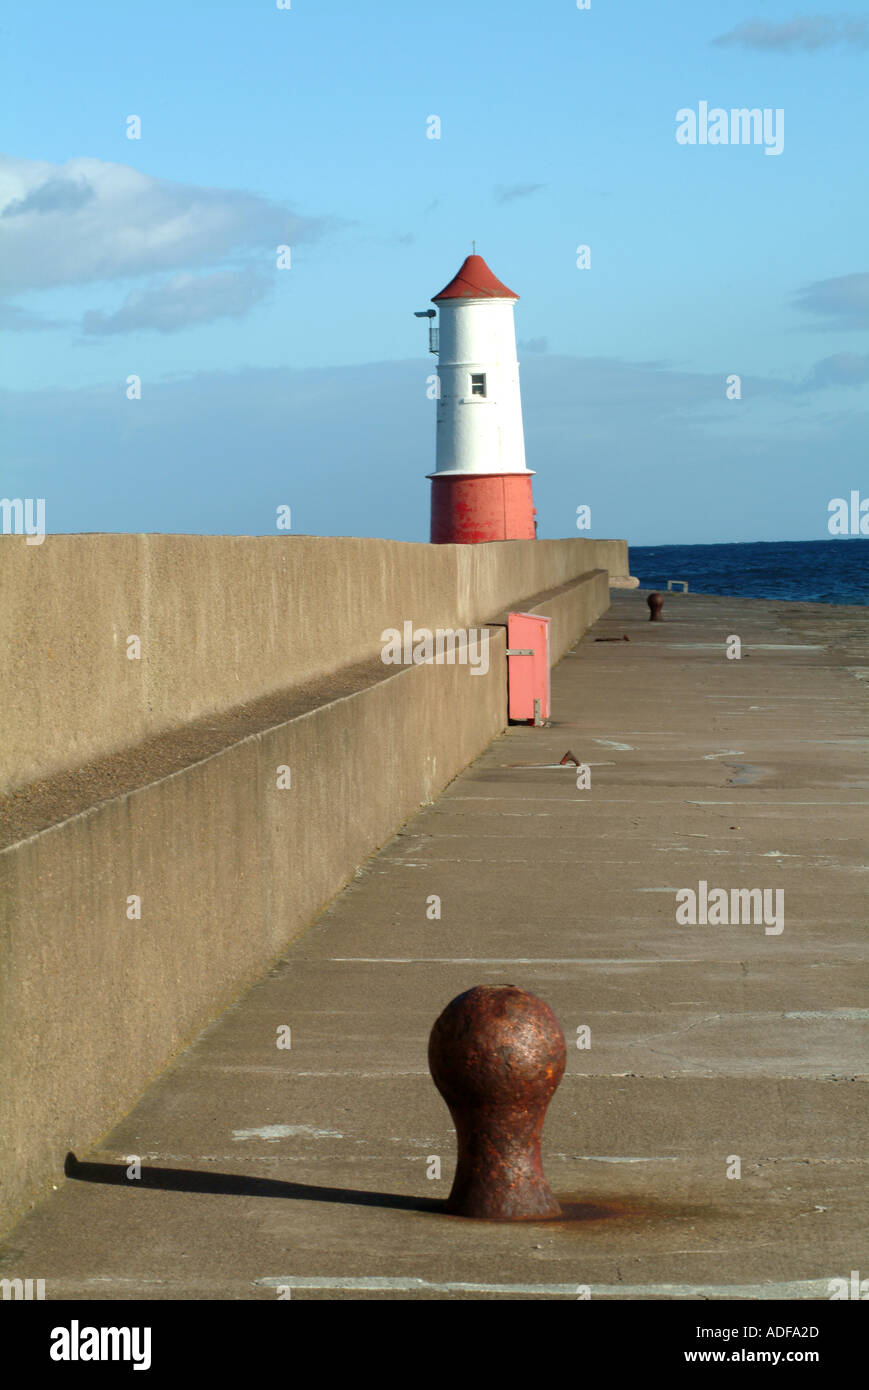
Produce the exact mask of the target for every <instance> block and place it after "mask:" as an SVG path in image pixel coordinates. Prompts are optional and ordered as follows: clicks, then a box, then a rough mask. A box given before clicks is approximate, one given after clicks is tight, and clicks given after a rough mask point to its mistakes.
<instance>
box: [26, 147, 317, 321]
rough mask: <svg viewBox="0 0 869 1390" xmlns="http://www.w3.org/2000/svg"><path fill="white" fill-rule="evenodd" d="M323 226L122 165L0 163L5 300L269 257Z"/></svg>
mask: <svg viewBox="0 0 869 1390" xmlns="http://www.w3.org/2000/svg"><path fill="white" fill-rule="evenodd" d="M323 225H324V223H323V221H322V220H321V219H314V218H302V217H298V216H296V215H295V214H293V213H292V212H290V211H289V210H288V209H287V208H284V207H281V206H279V205H278V204H277V203H274V202H272V201H270V200H269V199H267V198H262V197H260V196H259V195H257V194H255V193H248V192H244V191H243V190H238V189H219V188H199V187H196V186H195V185H193V184H182V183H173V182H171V181H170V180H168V179H158V178H153V177H152V176H151V175H150V174H143V173H141V172H140V171H139V170H137V169H132V168H130V167H129V166H128V165H124V164H109V163H106V162H105V161H103V160H99V159H71V160H69V161H68V162H67V163H66V164H64V165H56V164H49V163H46V162H41V161H36V160H30V159H14V158H11V157H9V156H4V157H0V288H2V289H3V290H4V291H5V292H6V293H7V294H10V293H18V292H21V291H24V290H30V289H44V288H49V287H53V286H59V285H82V284H87V283H94V282H98V281H111V280H119V279H124V278H133V277H140V276H142V275H147V274H150V273H154V272H161V271H163V272H165V271H179V270H193V269H197V268H200V267H205V266H215V265H216V264H218V263H219V262H220V261H222V260H223V259H224V258H226V257H227V256H230V255H233V256H238V255H240V254H246V255H248V256H249V255H250V254H251V253H260V254H261V255H262V256H263V258H264V259H265V257H266V256H273V254H274V252H275V248H276V247H277V246H278V245H281V244H284V243H288V244H291V245H292V244H293V243H295V242H298V241H301V240H305V239H310V238H311V237H313V236H315V235H317V234H318V233H319V231H320V230H321V229H322V227H323ZM119 312H120V313H123V312H124V310H121V311H119Z"/></svg>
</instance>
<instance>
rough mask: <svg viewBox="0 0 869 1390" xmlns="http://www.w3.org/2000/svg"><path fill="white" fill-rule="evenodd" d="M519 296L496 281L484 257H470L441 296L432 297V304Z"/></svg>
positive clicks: (515, 297) (442, 291)
mask: <svg viewBox="0 0 869 1390" xmlns="http://www.w3.org/2000/svg"><path fill="white" fill-rule="evenodd" d="M518 298H519V296H518V294H514V293H513V291H512V290H508V289H507V286H506V285H502V284H501V281H500V280H496V278H495V276H494V275H493V274H492V272H491V270H490V269H489V267H488V266H487V265H486V262H485V261H484V260H483V257H482V256H468V257H467V258H466V260H465V262H464V264H463V265H462V268H461V270H460V271H459V272H458V274H457V275H455V276H453V278H452V280H451V281H450V283H449V284H448V285H446V286H445V287H444V289H442V290H441V292H440V294H435V295H433V296H432V303H433V304H437V302H438V300H439V299H518Z"/></svg>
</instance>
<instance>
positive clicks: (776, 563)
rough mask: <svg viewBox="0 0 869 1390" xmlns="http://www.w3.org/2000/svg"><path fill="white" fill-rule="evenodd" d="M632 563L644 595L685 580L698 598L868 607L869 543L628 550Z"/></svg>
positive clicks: (842, 539)
mask: <svg viewBox="0 0 869 1390" xmlns="http://www.w3.org/2000/svg"><path fill="white" fill-rule="evenodd" d="M630 562H631V563H630V572H631V574H633V575H636V577H637V578H638V579H639V581H640V587H641V588H643V589H664V590H666V588H667V580H668V579H684V580H686V581H687V583H688V589H689V592H691V593H696V594H732V595H735V596H738V597H740V598H777V599H790V600H796V601H800V602H803V603H864V604H869V537H863V536H858V537H836V538H832V537H831V538H830V539H829V540H821V541H734V542H729V543H727V544H722V545H632V546H631V547H630Z"/></svg>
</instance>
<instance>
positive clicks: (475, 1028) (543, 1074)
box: [428, 985, 567, 1221]
mask: <svg viewBox="0 0 869 1390" xmlns="http://www.w3.org/2000/svg"><path fill="white" fill-rule="evenodd" d="M566 1059H567V1052H566V1048H565V1043H564V1034H563V1033H562V1031H561V1025H560V1024H559V1022H558V1019H557V1018H556V1017H555V1014H554V1013H553V1012H552V1010H551V1009H550V1008H549V1005H548V1004H544V1003H543V1000H542V999H537V998H535V996H534V995H533V994H526V992H525V990H523V989H517V988H516V986H515V985H477V987H476V988H475V989H469V990H468V991H467V992H466V993H465V994H460V995H459V996H458V998H457V999H454V1000H453V1001H452V1003H451V1004H448V1005H447V1007H446V1008H445V1009H444V1011H443V1013H442V1014H441V1016H440V1018H439V1019H438V1020H437V1022H436V1023H435V1025H434V1027H433V1028H432V1031H431V1037H430V1038H429V1044H428V1064H429V1069H430V1071H431V1074H432V1077H433V1079H434V1083H435V1085H436V1086H437V1088H438V1090H439V1091H440V1093H441V1095H442V1096H443V1098H444V1100H445V1101H446V1103H447V1105H448V1107H449V1111H450V1114H451V1115H452V1117H453V1123H454V1124H455V1127H456V1136H457V1139H458V1162H457V1164H456V1175H455V1178H454V1180H453V1186H452V1191H451V1192H450V1195H449V1197H448V1199H447V1203H446V1210H447V1211H448V1212H449V1213H451V1214H452V1215H454V1216H475V1217H478V1218H482V1219H483V1220H487V1221H534V1220H537V1221H539V1220H541V1219H542V1218H544V1217H559V1216H562V1215H563V1212H562V1210H561V1207H560V1206H559V1205H558V1203H557V1202H556V1200H555V1198H554V1197H553V1195H552V1193H551V1192H550V1190H549V1184H548V1183H547V1181H546V1176H545V1174H544V1172H543V1165H542V1162H541V1158H540V1136H541V1134H542V1132H543V1120H544V1117H545V1115H546V1107H547V1105H548V1104H549V1102H550V1100H551V1099H552V1096H553V1094H554V1092H555V1088H556V1087H557V1085H558V1083H559V1081H560V1080H561V1078H562V1076H563V1075H564V1066H565V1062H566Z"/></svg>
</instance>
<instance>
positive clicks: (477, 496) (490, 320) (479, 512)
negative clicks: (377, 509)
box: [417, 255, 537, 545]
mask: <svg viewBox="0 0 869 1390" xmlns="http://www.w3.org/2000/svg"><path fill="white" fill-rule="evenodd" d="M518 298H519V296H518V295H517V294H514V293H513V291H512V290H509V289H508V288H507V286H506V285H502V283H501V281H500V280H498V279H496V277H495V276H494V275H493V274H492V272H491V270H490V269H489V267H488V266H487V265H486V262H485V261H484V260H483V257H482V256H477V255H472V256H468V257H467V258H466V260H465V261H464V263H463V265H462V267H461V269H460V270H459V272H458V274H457V275H455V276H454V277H453V279H452V280H451V281H450V283H449V284H448V285H446V286H445V287H444V289H442V290H441V291H440V293H439V294H436V295H435V296H434V297H433V299H432V303H433V304H436V305H437V307H438V310H439V312H440V324H439V330H438V328H436V327H435V324H434V322H433V315H434V310H432V309H427V310H423V311H420V312H419V313H418V314H417V317H418V318H428V319H429V321H430V344H429V348H430V351H432V352H435V351H437V352H438V379H439V385H440V394H439V397H438V404H437V453H436V461H435V471H434V473H430V474H428V476H429V478H431V483H432V500H431V540H432V542H433V543H434V544H436V545H444V544H476V543H479V542H481V541H506V540H533V539H534V536H535V534H536V530H537V525H536V521H535V516H536V513H535V509H534V502H533V497H532V493H531V479H532V477H533V473H532V470H531V469H529V468H528V467H527V466H526V463H525V440H524V435H523V430H522V402H521V399H520V395H519V363H518V361H517V358H516V333H515V327H514V323H513V305H514V303H515V301H516V300H517V299H518Z"/></svg>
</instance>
